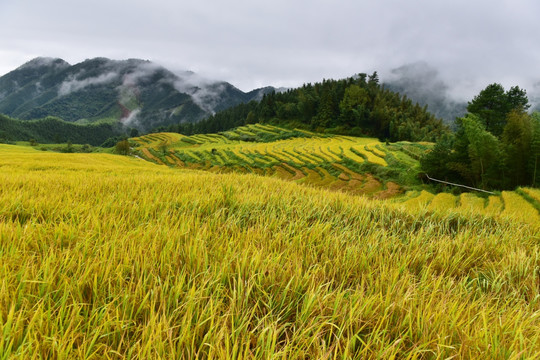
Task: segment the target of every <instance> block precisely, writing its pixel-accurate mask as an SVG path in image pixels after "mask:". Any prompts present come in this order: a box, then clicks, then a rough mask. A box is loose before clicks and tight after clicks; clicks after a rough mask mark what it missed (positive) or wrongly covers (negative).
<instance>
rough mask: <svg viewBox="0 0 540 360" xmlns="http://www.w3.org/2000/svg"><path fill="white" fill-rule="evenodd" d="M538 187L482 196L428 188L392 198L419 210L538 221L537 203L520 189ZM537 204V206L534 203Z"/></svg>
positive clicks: (524, 190) (399, 204)
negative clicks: (435, 190) (456, 194)
mask: <svg viewBox="0 0 540 360" xmlns="http://www.w3.org/2000/svg"><path fill="white" fill-rule="evenodd" d="M537 191H538V189H528V188H521V189H518V190H517V191H503V192H502V194H501V195H490V196H489V197H481V196H478V195H475V194H472V193H463V194H461V195H459V196H454V195H452V194H448V193H439V194H436V195H435V194H432V193H430V192H428V191H422V192H412V191H411V192H409V193H407V194H406V195H405V196H404V197H402V198H399V199H395V200H394V204H395V205H396V206H398V207H401V208H405V209H409V210H414V211H418V210H421V209H425V210H428V211H433V212H439V213H444V214H447V213H449V212H450V213H452V212H453V213H456V214H459V215H466V216H479V215H482V216H494V217H497V218H503V219H511V220H517V221H519V222H523V223H529V224H540V214H539V212H538V209H537V206H538V204H539V202H536V203H533V202H531V201H530V200H528V199H527V198H526V197H524V196H522V195H520V194H521V193H523V192H525V193H533V194H534V193H536V192H537ZM535 205H536V207H535Z"/></svg>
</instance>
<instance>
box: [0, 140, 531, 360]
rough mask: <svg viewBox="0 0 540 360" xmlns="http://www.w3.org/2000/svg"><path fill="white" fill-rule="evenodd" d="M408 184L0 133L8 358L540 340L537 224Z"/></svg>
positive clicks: (309, 354) (463, 348) (501, 346)
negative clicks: (368, 186)
mask: <svg viewBox="0 0 540 360" xmlns="http://www.w3.org/2000/svg"><path fill="white" fill-rule="evenodd" d="M221 150H222V149H221ZM167 156H169V155H167ZM246 156H247V155H246ZM336 165H339V166H343V165H341V164H336ZM287 166H288V167H289V168H286V167H287ZM281 169H283V170H282V171H285V172H288V173H289V174H290V173H291V171H292V172H295V171H299V169H297V168H294V167H292V166H290V165H288V164H284V165H283V167H281ZM310 170H311V171H310V172H309V173H307V174H306V175H305V178H307V177H310V176H311V177H314V178H317V176H318V178H317V181H319V182H321V183H326V181H327V180H328V178H330V177H331V176H333V175H332V174H331V173H330V172H328V171H326V169H325V168H324V169H323V168H314V169H310ZM343 173H345V171H344V172H343ZM291 175H292V174H291ZM347 176H348V177H349V179H350V180H351V181H352V180H353V179H352V177H355V176H359V174H356V173H354V174H352V173H350V174H349V175H347ZM344 177H345V175H344ZM361 179H363V181H366V182H369V180H366V178H365V177H363V178H361ZM338 180H339V179H337V178H336V181H338ZM339 181H344V180H339ZM355 181H360V180H355ZM335 184H337V183H335ZM414 195H418V196H416V197H414ZM414 195H411V199H412V200H409V201H413V200H414V201H415V203H416V205H415V206H407V205H411V204H412V203H409V204H407V203H408V202H405V203H403V204H404V205H405V206H401V207H400V206H396V204H395V203H393V202H383V201H377V200H369V199H367V198H365V197H358V196H351V195H349V194H346V193H340V192H332V191H328V190H325V189H315V188H311V187H305V186H301V185H299V184H296V183H295V182H292V181H283V180H281V179H278V178H270V177H261V176H256V175H252V174H240V173H236V172H234V173H229V174H214V173H210V172H205V171H194V170H189V169H175V168H170V167H167V166H163V165H156V164H153V163H150V162H147V161H143V160H141V159H136V158H132V157H125V156H116V155H109V154H56V153H50V152H40V151H36V150H32V149H29V148H24V147H19V146H9V145H0V358H2V359H37V358H48V359H74V358H85V359H120V358H131V359H158V358H161V359H180V358H182V359H194V358H207V359H212V358H214V359H218V358H219V359H240V358H242V359H246V358H255V359H270V358H276V359H300V358H310V359H324V358H328V359H330V358H340V359H341V358H355V359H377V358H378V359H387V358H388V359H391V358H393V359H406V358H409V359H415V358H416V359H420V358H434V359H435V358H439V359H447V358H474V359H499V358H501V359H502V358H505V359H534V358H538V357H539V355H540V332H539V331H538V329H539V328H540V316H538V314H539V313H540V289H539V287H538V272H537V269H538V268H539V267H540V249H539V248H540V245H539V244H540V243H539V241H538V240H539V227H538V225H537V224H536V225H535V224H533V223H530V224H527V223H522V222H519V221H514V220H513V218H505V219H502V218H501V220H500V221H499V220H498V219H497V218H493V217H484V216H482V215H479V216H475V217H474V218H471V217H469V216H462V215H459V214H457V213H455V212H449V213H448V214H445V213H444V212H442V211H440V212H434V213H432V212H429V211H426V209H425V207H424V206H423V205H422V206H420V204H427V205H429V203H430V202H431V204H433V202H434V201H436V199H438V198H439V196H436V197H435V196H434V195H432V194H430V193H428V192H421V193H420V194H418V193H417V194H414ZM514 195H516V194H515V193H506V192H503V194H502V198H503V199H504V205H505V206H506V205H507V204H509V203H510V202H511V201H513V204H514V205H512V206H514V207H516V206H523V203H521V204H518V202H519V200H517V198H516V197H515V196H514ZM444 201H447V202H449V203H450V202H451V201H452V199H450V198H448V199H446V200H444ZM489 203H490V204H491V199H490V201H489ZM427 205H426V206H427ZM505 211H510V210H505ZM516 234H519V236H516Z"/></svg>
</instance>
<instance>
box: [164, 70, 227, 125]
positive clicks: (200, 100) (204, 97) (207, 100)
mask: <svg viewBox="0 0 540 360" xmlns="http://www.w3.org/2000/svg"><path fill="white" fill-rule="evenodd" d="M173 86H174V88H175V89H176V90H178V91H179V92H182V93H186V94H188V95H189V96H191V98H192V99H193V102H194V103H195V104H197V105H198V106H199V107H200V108H201V109H203V110H204V111H206V112H208V113H211V114H212V115H213V114H215V110H216V108H217V106H218V105H219V103H220V101H222V100H223V98H222V97H223V93H224V91H225V90H226V85H225V84H224V83H218V82H216V81H212V80H209V79H206V78H203V77H201V76H199V75H196V74H194V73H191V72H186V73H184V74H182V75H181V76H179V77H178V79H177V80H176V81H174V83H173Z"/></svg>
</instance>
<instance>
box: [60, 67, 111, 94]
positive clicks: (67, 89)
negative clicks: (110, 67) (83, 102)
mask: <svg viewBox="0 0 540 360" xmlns="http://www.w3.org/2000/svg"><path fill="white" fill-rule="evenodd" d="M117 77H118V74H117V73H115V72H109V73H106V74H102V75H99V76H96V77H91V78H86V79H82V80H78V79H77V76H74V77H73V78H71V79H70V80H68V81H64V82H63V83H62V84H61V85H60V88H59V89H58V95H59V96H65V95H68V94H70V93H72V92H75V91H79V90H82V89H84V88H85V87H87V86H91V85H101V84H105V83H108V82H112V81H114V80H115V79H116V78H117Z"/></svg>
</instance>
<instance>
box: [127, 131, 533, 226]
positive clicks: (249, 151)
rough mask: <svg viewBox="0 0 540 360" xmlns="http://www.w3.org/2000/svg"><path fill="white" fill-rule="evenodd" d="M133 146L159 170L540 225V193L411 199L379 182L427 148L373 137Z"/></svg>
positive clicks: (156, 138) (262, 136)
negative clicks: (263, 179)
mask: <svg viewBox="0 0 540 360" xmlns="http://www.w3.org/2000/svg"><path fill="white" fill-rule="evenodd" d="M293 135H294V136H293ZM248 138H249V139H248ZM242 139H243V140H242ZM246 139H248V140H249V141H248V140H246ZM131 140H132V143H133V145H134V146H135V149H136V151H137V153H138V155H139V156H140V157H142V158H144V159H146V160H149V161H152V162H154V163H156V164H161V165H168V166H171V167H183V168H191V169H200V170H206V171H210V172H214V173H229V172H240V173H254V174H258V175H264V176H272V177H277V178H280V179H284V180H288V181H293V182H296V183H298V184H302V185H308V186H313V187H320V188H327V189H331V190H335V191H341V192H346V193H350V194H355V195H365V196H368V197H371V198H376V199H389V198H395V199H394V200H393V202H394V205H396V206H400V207H405V208H408V209H412V210H414V211H418V210H422V209H425V210H427V211H434V212H445V213H447V212H449V211H450V212H455V213H457V214H461V215H466V216H477V215H479V214H482V215H487V216H496V217H502V218H507V219H514V220H519V221H521V222H526V223H536V222H540V215H539V212H538V209H539V208H540V190H538V189H520V190H518V191H517V192H508V191H504V192H502V194H500V195H492V196H489V197H481V196H478V195H476V194H472V193H464V194H461V195H458V196H454V195H452V194H448V193H440V194H432V193H430V192H428V191H425V190H424V191H410V192H407V193H406V194H404V192H405V191H404V189H403V188H402V187H401V186H400V184H401V182H399V181H397V182H395V181H384V180H382V179H380V178H378V177H376V176H374V175H373V173H372V172H373V170H376V169H377V168H379V169H389V168H390V167H392V169H394V170H396V169H397V171H398V172H401V173H402V174H403V175H404V176H407V173H409V172H410V173H414V172H415V171H417V170H418V169H419V161H418V160H419V159H420V157H421V156H422V154H423V153H424V152H425V151H426V149H428V148H429V145H428V144H421V143H410V142H400V143H392V144H384V143H381V142H380V141H378V140H377V139H373V138H358V137H352V136H336V135H326V136H325V135H321V134H315V133H311V132H309V131H304V130H287V129H283V128H280V127H276V126H271V125H262V124H254V125H248V126H244V127H240V128H237V129H235V130H230V131H226V132H223V133H220V134H198V135H193V136H183V135H180V134H176V133H159V134H150V135H146V136H142V137H139V138H134V139H131Z"/></svg>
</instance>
